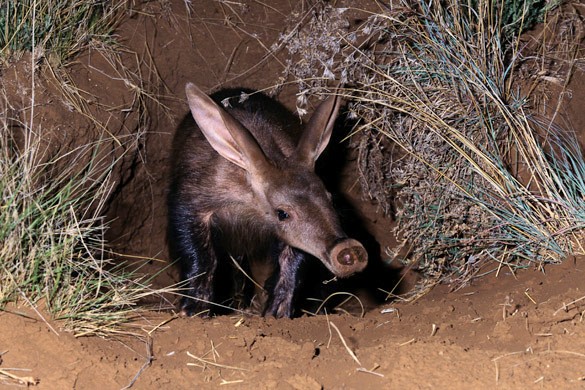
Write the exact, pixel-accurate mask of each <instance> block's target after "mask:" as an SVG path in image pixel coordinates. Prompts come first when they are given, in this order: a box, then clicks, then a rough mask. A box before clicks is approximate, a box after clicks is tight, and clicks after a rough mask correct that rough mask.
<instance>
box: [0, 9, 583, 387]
mask: <svg viewBox="0 0 585 390" xmlns="http://www.w3.org/2000/svg"><path fill="white" fill-rule="evenodd" d="M250 3H253V4H249V5H248V6H246V7H240V6H239V5H238V4H239V3H238V2H225V3H223V4H220V2H207V3H205V5H201V6H199V5H197V6H196V7H197V11H196V12H195V13H189V12H188V11H187V9H186V8H185V5H184V2H183V1H180V0H177V1H166V2H152V3H147V4H145V5H143V6H142V8H140V12H135V13H134V14H133V15H130V17H129V18H128V20H127V21H126V22H125V23H124V24H123V26H122V27H121V29H120V31H119V34H120V42H121V43H123V44H124V45H126V47H128V48H130V49H131V50H132V51H134V52H136V53H138V56H139V57H140V58H142V59H143V61H142V62H140V63H136V60H135V58H136V57H135V56H134V55H132V54H131V53H129V52H128V53H126V52H121V53H120V55H121V57H122V59H123V60H124V63H125V65H127V66H128V67H129V68H131V69H134V70H135V71H136V74H137V75H138V74H139V75H140V77H141V79H142V81H143V82H145V83H147V84H148V85H149V87H151V88H155V89H156V90H157V91H158V92H159V93H160V94H161V95H162V96H163V98H162V100H161V102H162V103H163V104H164V107H166V108H165V109H163V106H161V105H157V104H154V103H153V102H152V101H149V100H148V99H146V103H145V106H144V109H145V110H147V111H148V114H149V118H150V119H149V121H147V122H144V121H141V120H140V118H141V117H140V115H139V109H138V107H137V106H136V105H134V103H135V101H134V100H133V97H132V96H131V95H129V93H128V88H127V85H128V84H127V82H125V81H124V80H123V78H124V77H121V76H120V74H119V73H118V71H119V69H117V68H115V67H112V66H111V65H110V64H109V63H108V62H107V61H106V60H105V59H104V58H103V57H101V55H100V54H99V53H98V52H88V53H86V54H84V55H83V56H82V57H81V58H80V59H79V61H78V63H76V64H75V65H74V66H73V67H72V72H71V75H72V77H73V78H74V79H75V81H76V82H77V83H78V84H79V85H80V86H82V87H83V88H84V89H85V90H86V91H88V92H89V93H91V95H92V96H93V99H95V103H96V106H97V104H98V103H99V104H108V105H110V106H111V107H118V108H119V109H116V110H109V111H107V112H105V113H104V112H100V113H98V111H99V110H98V109H97V108H96V107H93V106H90V109H92V110H94V109H95V112H96V116H100V119H101V120H103V121H107V122H108V123H109V124H110V127H111V128H110V131H112V132H113V133H114V134H117V135H124V134H134V133H136V132H137V131H141V130H147V131H146V132H145V133H144V134H143V135H142V136H141V137H140V138H139V139H138V141H137V142H136V144H132V145H130V146H128V149H129V150H130V152H129V153H128V154H127V155H126V158H125V159H124V160H123V162H122V164H121V167H120V171H119V172H118V174H119V175H120V180H119V184H118V186H117V187H116V188H115V191H114V193H113V197H112V203H111V205H110V207H109V209H108V216H109V217H110V218H112V219H113V222H112V229H111V232H110V241H111V242H112V244H113V245H114V246H115V248H116V250H117V251H118V252H120V253H129V254H136V255H140V256H145V257H151V258H157V259H161V260H163V261H166V243H165V238H164V230H165V208H164V194H165V186H166V182H167V179H166V177H167V166H168V150H169V146H170V141H171V138H172V134H173V131H174V127H175V126H176V124H177V123H178V120H180V118H181V117H182V115H184V114H185V113H186V110H187V108H186V104H185V102H184V100H183V86H184V84H185V82H187V81H194V82H196V83H198V84H200V85H201V86H203V87H204V88H206V89H208V90H211V89H215V88H218V87H219V86H236V85H239V86H246V87H252V88H256V89H260V88H263V87H267V86H270V85H272V84H273V83H274V80H276V78H277V77H278V75H279V72H280V69H281V68H280V65H279V63H278V60H277V59H275V58H271V57H267V58H266V59H264V57H263V56H264V55H265V54H266V50H265V47H269V46H270V45H271V44H272V42H274V41H275V39H277V37H278V34H279V33H280V32H281V31H282V28H283V26H284V25H285V21H284V20H285V17H286V15H287V14H290V12H292V10H293V9H294V7H295V5H294V4H291V3H294V2H291V3H289V1H287V0H279V1H274V2H271V3H270V4H271V5H270V7H268V6H266V5H263V4H262V3H261V2H250ZM364 3H367V2H364ZM244 27H245V28H244ZM263 45H264V46H265V47H264V46H263ZM154 69H156V71H154ZM138 70H140V73H138ZM3 78H4V79H5V83H6V86H7V89H8V92H9V93H12V94H14V97H15V99H21V100H22V101H26V96H27V93H30V90H27V88H26V81H27V80H28V79H29V78H28V76H27V72H26V70H23V69H22V67H20V66H13V68H12V69H11V70H10V71H6V72H5V73H4V74H3ZM125 78H126V79H132V77H131V76H128V75H125ZM584 81H585V77H584V76H583V74H582V73H579V72H575V73H574V75H573V78H572V79H571V81H570V83H569V85H568V88H569V90H570V91H571V92H572V93H571V94H565V95H564V97H563V99H564V103H563V104H564V105H566V107H567V108H566V110H564V111H566V114H567V115H568V119H569V120H570V121H571V122H572V123H574V124H575V130H578V131H581V130H583V129H582V126H581V125H582V124H583V121H584V119H585V113H584V112H583V110H582V109H580V107H582V102H583V101H585V89H584V88H583V87H582V86H583V85H585V84H584ZM38 88H39V90H38V92H37V93H38V95H37V96H38V99H40V100H39V101H40V102H42V104H39V107H38V108H37V121H38V122H39V123H42V124H43V126H44V127H45V128H52V127H56V128H58V129H59V130H60V134H61V135H60V136H61V137H62V145H67V146H69V147H71V145H74V144H75V142H80V141H79V140H78V138H75V137H74V136H73V135H71V134H72V133H75V134H77V135H78V134H79V133H82V134H84V135H85V137H86V138H85V139H87V138H88V137H89V138H91V137H92V135H95V134H97V132H96V130H95V129H93V127H92V126H93V125H92V124H91V123H90V122H88V120H87V118H84V117H82V116H80V115H78V114H76V113H75V112H72V111H71V110H69V109H68V107H67V106H66V105H65V104H64V103H63V102H62V99H60V98H59V96H60V95H59V93H58V92H57V91H55V86H54V84H53V83H52V82H51V79H50V77H48V76H46V75H45V78H44V79H43V78H41V79H40V80H39V84H38ZM293 94H294V90H292V89H290V90H289V89H285V90H284V91H283V92H282V94H281V95H280V96H279V97H280V99H281V100H282V101H283V102H285V103H287V104H289V106H290V105H291V103H292V102H293V98H294V96H293ZM129 107H130V108H132V110H125V109H126V108H129ZM167 114H168V115H167ZM578 126H580V127H581V128H578ZM68 137H69V138H68ZM353 203H354V205H356V207H358V208H359V209H360V212H361V214H362V216H363V218H364V219H365V220H366V226H368V228H369V230H370V232H371V233H372V234H373V235H374V236H375V237H376V239H377V240H378V242H379V243H380V244H381V247H384V246H385V245H392V238H391V237H389V235H388V231H389V229H390V228H391V224H392V221H388V220H386V219H385V218H383V217H382V216H380V215H379V214H376V213H375V206H373V205H371V204H369V203H368V202H362V201H359V199H358V200H356V198H353ZM160 264H161V263H160V262H157V261H151V262H150V264H149V265H148V268H149V269H151V270H152V271H155V270H158V269H160V267H161V265H160ZM163 264H164V263H163ZM544 271H545V272H544ZM393 272H394V271H392V270H390V271H389V273H393ZM584 272H585V259H581V258H577V259H567V260H566V261H565V262H564V263H563V264H562V265H556V266H547V267H546V268H545V270H524V271H519V272H517V273H516V275H512V274H511V273H510V272H509V271H507V270H502V272H500V274H499V276H498V277H495V276H494V275H491V276H487V277H484V278H483V279H481V280H478V281H476V282H475V283H474V284H473V285H472V286H469V287H466V288H464V289H461V290H458V291H456V292H452V291H450V290H449V287H448V286H438V287H436V288H435V289H434V290H432V291H431V292H430V293H429V294H427V295H425V296H424V297H422V298H420V299H419V300H417V301H416V302H414V303H392V302H390V303H384V304H381V305H375V304H374V303H373V302H371V301H367V300H365V301H364V302H366V304H367V307H366V312H365V314H364V315H363V316H361V315H360V314H361V313H360V308H359V306H357V305H356V304H351V305H349V306H348V307H347V311H348V312H347V313H343V314H332V315H328V316H325V315H318V316H308V315H306V316H303V317H301V318H295V319H292V320H288V319H283V320H275V319H272V318H260V317H258V316H253V315H244V314H240V313H234V314H232V315H225V316H219V317H215V318H211V319H201V318H179V317H174V316H173V315H172V314H170V313H169V312H162V313H149V314H148V315H147V317H146V318H141V319H139V321H137V325H136V328H135V330H134V331H135V333H136V335H137V336H136V337H130V336H120V337H119V338H113V339H109V340H104V339H101V338H97V337H80V338H75V337H73V335H71V334H69V333H66V332H62V331H61V330H60V329H59V323H57V322H51V321H49V322H45V321H43V319H42V318H41V314H39V313H37V312H35V311H33V310H31V309H30V308H27V307H26V306H19V307H10V308H8V310H7V311H6V312H0V369H2V370H4V371H5V372H9V373H11V374H13V375H15V376H16V377H19V378H27V377H28V378H30V379H31V380H34V382H35V383H37V382H38V383H37V385H36V387H38V388H39V389H66V388H75V389H92V388H103V389H115V388H124V387H125V386H129V385H133V388H137V389H155V388H218V387H220V386H222V385H223V386H225V388H236V389H273V388H279V389H289V388H290V389H321V388H325V389H358V388H360V389H370V388H371V389H384V388H388V389H390V388H392V389H394V388H495V387H499V388H504V389H507V388H583V387H585V321H584V320H583V316H584V314H585V284H584V280H585V279H584V277H585V274H584ZM394 273H396V272H394ZM362 279H363V278H362ZM173 280H176V272H175V271H174V270H173V269H169V270H167V271H165V272H163V273H162V274H161V276H160V278H159V279H157V281H156V283H158V284H160V285H164V284H165V283H169V281H173ZM372 280H373V279H372ZM394 283H395V279H393V278H389V279H388V280H387V281H386V283H384V281H383V280H380V279H376V282H375V283H373V282H370V283H368V280H366V283H365V285H366V286H369V287H370V289H371V291H370V292H372V291H373V292H374V293H375V292H376V291H378V288H382V289H385V290H387V291H389V290H390V289H392V287H393V286H394ZM363 287H364V286H363V285H362V290H363ZM374 295H375V294H374ZM154 328H156V330H154V331H153V329H154ZM18 385H22V384H21V383H20V382H19V381H18V380H17V379H9V378H6V377H2V376H0V387H7V388H8V387H11V386H18Z"/></svg>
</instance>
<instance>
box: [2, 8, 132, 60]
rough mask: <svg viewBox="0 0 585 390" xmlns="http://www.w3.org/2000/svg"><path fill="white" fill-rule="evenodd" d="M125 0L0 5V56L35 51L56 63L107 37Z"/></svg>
mask: <svg viewBox="0 0 585 390" xmlns="http://www.w3.org/2000/svg"><path fill="white" fill-rule="evenodd" d="M126 6H127V5H126V2H125V1H121V0H118V1H97V2H87V1H81V0H76V1H69V0H43V1H39V0H22V1H8V2H5V3H3V4H2V6H0V59H1V60H3V61H7V60H9V59H10V58H11V57H12V56H14V55H21V54H22V53H25V52H31V51H33V50H35V51H36V54H37V58H38V59H42V58H44V59H47V60H48V61H49V62H50V63H52V64H54V65H56V64H60V63H62V62H65V61H68V60H70V59H71V58H74V57H75V56H76V55H77V54H78V53H79V52H80V51H81V50H83V49H84V48H85V47H86V46H87V45H88V44H89V43H90V42H91V41H92V40H106V39H111V35H112V33H113V31H114V29H115V27H116V26H117V25H118V23H119V22H120V20H121V17H122V15H123V13H122V12H121V11H123V10H124V9H125V8H126Z"/></svg>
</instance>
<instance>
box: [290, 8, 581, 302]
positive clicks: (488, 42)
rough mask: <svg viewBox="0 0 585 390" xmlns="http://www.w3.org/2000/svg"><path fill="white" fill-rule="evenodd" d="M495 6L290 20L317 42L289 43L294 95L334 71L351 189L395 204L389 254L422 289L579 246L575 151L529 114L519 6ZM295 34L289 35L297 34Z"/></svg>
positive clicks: (569, 139)
mask: <svg viewBox="0 0 585 390" xmlns="http://www.w3.org/2000/svg"><path fill="white" fill-rule="evenodd" d="M505 6H506V3H505V2H491V1H477V2H473V3H462V2H459V1H456V0H449V1H447V2H442V3H440V4H439V3H435V2H417V3H410V2H406V1H405V2H402V3H401V5H400V6H393V7H392V8H390V7H388V8H384V9H379V10H377V11H376V12H370V13H367V12H365V11H361V12H362V16H361V17H362V18H363V19H364V20H365V22H364V23H362V24H361V25H360V26H359V27H358V28H357V29H355V30H354V31H350V30H349V29H345V30H344V29H339V28H338V26H339V25H341V23H340V22H339V21H338V20H337V19H338V18H340V17H342V16H341V15H343V13H347V12H350V11H351V12H356V10H350V11H348V10H346V9H341V10H335V9H332V8H331V7H330V6H327V5H321V6H320V7H321V10H320V11H314V12H319V15H320V16H319V17H317V18H316V20H317V22H308V23H306V24H305V25H304V26H303V27H302V28H301V27H298V28H297V31H305V33H308V34H311V35H313V36H315V37H319V36H323V37H324V38H323V39H324V40H325V41H327V42H325V43H323V44H321V45H317V44H311V45H310V47H307V48H301V49H295V52H294V53H293V54H294V55H295V56H297V57H296V58H295V62H291V64H298V65H294V66H292V67H291V68H289V69H287V76H289V77H290V76H292V77H293V78H295V77H302V78H304V80H303V81H302V83H301V86H302V88H305V89H304V90H303V91H301V94H302V95H306V94H308V93H315V92H321V91H322V90H323V89H324V88H326V85H327V84H328V83H330V81H329V80H327V79H332V78H333V77H332V75H337V77H338V78H340V79H341V82H342V83H343V84H344V85H345V86H346V87H345V88H344V90H343V95H344V96H345V97H346V98H347V99H348V100H349V101H350V111H351V112H350V116H352V117H353V118H355V119H356V120H358V125H357V126H356V128H355V132H354V135H353V137H352V142H353V143H354V145H355V146H356V147H357V149H358V153H359V161H360V176H361V182H362V187H363V188H364V190H365V191H366V192H367V193H368V195H369V196H370V197H372V198H374V199H376V200H377V201H378V203H379V204H380V205H381V207H382V209H383V210H384V211H386V212H390V211H391V210H395V212H396V218H397V229H396V233H397V234H398V235H399V236H401V237H403V238H404V239H405V247H404V248H399V249H402V251H401V252H400V256H401V257H402V260H403V261H404V263H405V264H409V265H416V267H417V269H418V270H419V271H420V272H421V273H422V274H423V275H424V276H425V277H426V278H425V281H424V283H423V284H424V285H426V286H432V285H434V284H435V283H437V282H439V281H446V282H455V285H463V284H465V283H467V282H469V280H470V279H471V278H473V277H474V276H477V275H480V274H483V273H484V272H492V271H498V270H499V269H501V268H502V267H505V268H507V269H509V270H511V271H512V272H513V270H514V269H515V268H517V267H525V266H528V265H531V264H532V265H536V266H538V267H540V266H542V265H543V264H545V263H550V262H559V261H561V260H562V259H563V258H565V257H566V256H567V255H568V254H569V253H575V252H582V250H583V248H581V247H580V245H579V243H580V239H581V238H582V230H583V227H584V226H585V213H584V211H585V206H584V205H583V196H584V194H585V186H583V184H585V183H584V182H583V180H582V178H583V177H585V176H584V175H585V162H584V159H583V155H582V153H581V149H580V147H579V144H578V142H577V141H576V139H575V138H574V136H573V135H572V134H570V133H568V132H566V131H564V130H563V129H560V128H558V127H555V126H551V125H548V124H546V123H543V122H542V121H537V120H535V118H534V116H533V115H531V113H530V112H529V111H528V106H527V102H526V99H525V98H524V97H522V96H521V95H520V94H519V92H518V88H517V86H516V85H515V84H514V75H515V71H516V68H517V67H518V59H519V38H518V31H521V30H522V29H521V26H523V25H525V24H527V23H528V20H527V19H526V18H527V17H528V16H529V15H528V14H527V13H520V16H519V18H518V19H517V20H516V21H515V24H516V25H518V26H520V28H518V29H517V30H516V33H510V24H509V23H507V22H505V21H504V20H503V19H502V17H503V16H502V15H503V14H502V11H503V10H504V7H505ZM364 14H365V16H364ZM323 17H328V18H332V19H333V21H332V22H330V23H328V22H327V21H320V19H319V18H323ZM506 23H507V24H506ZM318 25H320V26H334V27H333V28H334V29H335V30H333V31H330V30H328V31H327V32H323V31H318V29H317V28H316V26H318ZM302 37H303V34H302V33H299V32H296V33H295V32H293V33H291V34H289V35H287V39H291V40H293V41H294V42H296V44H297V45H302V42H303V39H300V38H302ZM329 40H334V41H335V42H337V45H338V46H335V45H332V44H330V43H329ZM292 47H295V48H296V45H292ZM315 50H319V54H318V55H315V54H314V53H313V52H314V51H315ZM311 58H318V60H317V61H313V62H312V61H311ZM327 58H329V59H331V61H329V62H328V61H327V60H326V59H327ZM311 67H312V68H313V71H312V72H311V70H310V68H311ZM323 69H326V72H323ZM311 75H312V76H313V77H312V78H311V77H310V76H311ZM322 75H325V76H326V77H322ZM307 79H310V85H309V86H307ZM543 125H544V126H543ZM580 178H581V179H580ZM391 251H392V252H393V254H396V253H398V249H396V248H393V249H392V250H391ZM424 289H425V287H424V286H421V289H419V290H417V293H418V292H420V291H421V290H424Z"/></svg>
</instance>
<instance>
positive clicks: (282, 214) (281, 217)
mask: <svg viewBox="0 0 585 390" xmlns="http://www.w3.org/2000/svg"><path fill="white" fill-rule="evenodd" d="M276 215H277V216H278V220H279V221H284V220H285V219H288V218H289V217H290V215H288V213H287V212H286V211H284V210H282V209H276Z"/></svg>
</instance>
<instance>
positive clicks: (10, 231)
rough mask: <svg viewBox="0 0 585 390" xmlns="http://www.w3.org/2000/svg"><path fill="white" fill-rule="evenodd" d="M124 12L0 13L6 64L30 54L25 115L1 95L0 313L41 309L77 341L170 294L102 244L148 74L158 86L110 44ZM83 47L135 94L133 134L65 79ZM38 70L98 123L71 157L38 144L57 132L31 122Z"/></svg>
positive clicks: (46, 7)
mask: <svg viewBox="0 0 585 390" xmlns="http://www.w3.org/2000/svg"><path fill="white" fill-rule="evenodd" d="M125 5H126V2H123V1H114V2H97V3H91V4H89V3H87V2H63V1H46V2H43V1H23V2H16V3H14V4H13V3H10V4H6V6H2V10H1V12H0V25H1V27H2V28H1V30H2V32H1V34H3V35H1V39H2V40H1V41H0V57H1V58H2V60H4V61H7V60H9V59H10V58H12V57H13V56H15V55H20V54H22V53H24V52H26V51H32V55H31V62H30V67H31V69H30V72H31V75H32V78H31V96H30V102H26V103H25V105H26V106H27V108H26V109H22V108H21V107H15V106H13V105H14V104H15V102H14V101H11V99H10V98H8V97H7V96H6V94H3V95H2V96H1V97H0V196H1V200H2V201H1V203H0V310H2V309H4V308H5V307H6V304H7V303H9V302H26V303H27V304H30V305H32V306H33V308H36V307H37V306H39V305H42V306H44V309H45V310H46V311H47V312H48V313H49V314H50V315H51V317H52V319H56V320H61V321H62V322H61V324H62V327H63V328H64V329H65V330H68V331H72V332H74V333H75V334H76V335H102V336H107V335H112V334H116V333H118V332H120V331H123V332H125V333H128V332H129V328H127V327H123V325H125V324H128V323H130V322H131V321H132V320H133V319H135V318H136V317H137V316H140V315H141V311H140V310H138V306H139V304H140V305H142V303H143V302H144V301H145V298H148V297H152V296H156V300H157V301H164V299H163V298H161V297H160V295H161V294H162V293H164V292H172V291H170V290H171V289H172V288H169V289H167V291H161V290H156V291H154V290H153V289H152V288H151V287H150V279H151V278H152V277H153V276H150V277H145V276H141V275H140V274H139V270H135V271H132V272H129V271H127V270H126V269H125V268H124V266H125V265H124V264H122V263H121V262H120V261H119V260H118V259H115V258H113V256H112V254H111V253H110V252H109V250H108V246H107V243H106V242H105V239H104V237H105V232H106V230H107V229H108V223H107V221H106V220H105V219H104V216H103V215H104V207H105V204H106V202H107V201H108V197H109V195H110V191H111V189H112V186H113V181H112V178H111V176H112V174H113V172H114V171H115V168H116V167H117V165H119V162H120V160H121V159H123V158H125V157H126V154H127V152H128V151H134V150H137V149H138V148H137V145H138V144H139V142H140V137H142V136H143V134H142V133H141V131H142V127H143V125H144V124H145V123H146V122H147V120H148V118H147V117H146V116H147V112H146V111H147V109H146V106H147V103H146V101H147V100H149V99H150V100H153V101H155V103H156V102H157V100H156V94H155V93H153V92H149V91H151V90H152V88H151V87H152V86H151V85H148V86H147V84H148V83H149V82H151V80H150V78H151V77H154V78H155V80H154V81H153V82H154V83H156V82H157V80H156V72H155V71H154V70H152V69H148V71H149V72H150V74H149V75H143V74H140V71H139V70H138V71H132V70H130V69H129V68H127V67H126V66H124V64H123V62H122V60H121V58H120V56H119V54H118V52H119V50H120V47H115V48H113V47H112V46H111V45H112V44H113V42H111V39H112V36H111V33H112V31H113V28H114V26H115V25H116V24H117V23H118V22H119V20H120V19H119V18H120V16H121V13H120V11H121V10H122V9H123V8H124V6H125ZM105 41H110V46H108V45H106V44H104V43H103V42H105ZM89 47H91V48H92V49H93V50H97V51H98V52H99V53H100V54H101V55H103V56H104V58H105V59H106V60H108V61H110V64H111V66H112V69H113V70H114V71H116V72H118V73H117V74H116V75H115V76H116V77H117V76H119V78H120V79H122V80H124V81H125V83H126V85H128V88H129V89H131V92H132V94H133V96H134V97H135V99H134V101H133V102H132V104H131V106H130V107H128V108H127V110H126V111H125V112H127V113H128V114H130V112H136V113H137V115H138V117H139V120H138V122H139V130H141V131H139V132H138V133H137V134H133V135H128V136H123V137H121V136H115V135H113V134H111V133H110V132H109V131H108V129H107V128H106V125H105V124H103V123H100V121H99V120H98V119H96V118H95V117H94V116H93V114H92V110H90V108H89V106H88V102H87V100H88V94H87V92H84V91H81V90H79V89H78V88H77V87H76V85H75V83H74V82H73V80H72V78H71V77H70V75H69V74H68V73H67V71H68V69H67V64H68V63H69V61H70V60H72V59H73V58H75V56H76V55H77V54H78V53H79V52H80V51H81V50H84V49H87V48H89ZM136 62H137V63H138V62H139V61H138V59H137V60H136ZM146 62H148V61H146ZM40 63H43V64H47V65H48V66H46V67H44V68H45V69H46V70H47V72H45V73H43V74H44V75H45V76H47V75H50V76H52V81H54V82H56V83H57V84H58V87H59V89H60V90H61V91H62V92H63V96H64V98H65V103H66V104H68V105H69V106H70V108H71V109H72V110H75V111H77V112H79V113H80V114H81V115H83V116H84V117H87V118H88V119H90V120H91V121H92V122H93V123H94V124H95V125H96V128H97V130H98V131H96V134H98V136H97V137H98V139H95V140H92V141H89V143H85V144H82V145H81V146H76V147H74V148H73V149H71V150H65V148H61V147H55V145H52V144H51V143H50V140H48V139H43V135H45V134H48V133H51V132H53V129H48V128H45V129H43V128H41V127H40V125H37V124H36V123H35V120H34V118H35V113H34V111H35V105H36V104H37V103H36V102H35V89H36V88H37V85H36V83H35V80H36V78H37V77H40V76H39V74H38V73H39V72H38V70H39V69H38V65H39V64H40ZM139 69H140V67H139ZM112 77H114V76H112ZM108 108H109V107H101V106H98V107H93V109H94V110H95V109H98V110H99V109H104V110H105V109H108ZM162 108H163V109H164V107H162ZM23 115H26V116H27V117H26V118H25V117H24V116H23ZM100 134H101V135H100ZM79 143H80V142H77V141H76V142H75V144H77V145H78V144H79ZM125 151H126V152H125ZM49 153H53V154H52V155H49ZM35 310H36V309H35ZM39 315H40V314H39Z"/></svg>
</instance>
